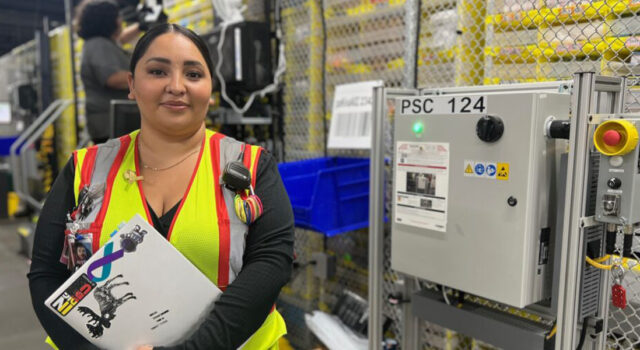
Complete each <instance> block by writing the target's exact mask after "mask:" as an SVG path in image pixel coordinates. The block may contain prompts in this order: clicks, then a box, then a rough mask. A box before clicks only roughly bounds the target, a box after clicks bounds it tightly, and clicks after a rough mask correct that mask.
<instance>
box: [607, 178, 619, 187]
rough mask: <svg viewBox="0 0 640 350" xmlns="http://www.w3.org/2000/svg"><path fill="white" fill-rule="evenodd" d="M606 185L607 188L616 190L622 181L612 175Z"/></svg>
mask: <svg viewBox="0 0 640 350" xmlns="http://www.w3.org/2000/svg"><path fill="white" fill-rule="evenodd" d="M607 186H609V188H611V189H614V190H617V189H618V188H620V186H622V181H621V180H620V179H618V178H617V177H612V178H610V179H609V180H607Z"/></svg>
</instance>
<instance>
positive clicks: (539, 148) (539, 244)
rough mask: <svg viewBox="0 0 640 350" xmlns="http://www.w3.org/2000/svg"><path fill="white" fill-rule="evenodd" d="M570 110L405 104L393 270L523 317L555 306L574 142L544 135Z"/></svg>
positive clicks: (551, 105) (445, 100) (536, 103)
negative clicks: (560, 220) (562, 203)
mask: <svg viewBox="0 0 640 350" xmlns="http://www.w3.org/2000/svg"><path fill="white" fill-rule="evenodd" d="M407 100H408V101H407ZM427 100H428V101H427ZM425 101H426V102H425ZM465 102H466V103H465ZM465 104H466V105H465ZM569 106H570V96H569V95H568V94H561V93H549V92H489V93H482V94H480V93H478V92H472V93H469V94H459V95H458V94H456V95H442V96H420V97H407V98H403V99H398V101H397V104H396V110H395V117H394V133H395V138H394V140H395V141H394V159H395V160H394V171H393V196H392V197H393V198H392V199H393V222H392V236H391V237H392V238H391V240H392V245H391V262H392V267H393V268H394V269H395V270H397V271H400V272H402V273H405V274H408V275H412V276H416V277H419V278H422V279H426V280H428V281H431V282H435V283H438V284H442V285H444V286H447V287H450V288H455V289H458V290H461V291H464V292H468V293H471V294H475V295H478V296H481V297H484V298H487V299H491V300H494V301H497V302H500V303H504V304H508V305H512V306H515V307H519V308H521V307H524V306H527V305H529V304H532V303H536V302H538V301H541V300H543V299H545V298H548V297H549V293H550V290H549V289H550V288H549V280H550V275H551V273H552V269H551V268H549V265H550V242H552V241H553V240H552V236H553V232H554V230H555V228H554V227H553V225H554V222H555V215H556V212H555V210H556V204H557V202H556V201H557V200H558V199H557V198H555V197H554V195H553V193H555V191H553V190H552V187H553V186H555V184H554V182H555V171H556V170H555V168H556V160H557V157H558V156H559V155H560V153H561V152H566V141H559V140H553V139H549V138H547V137H546V136H545V131H544V130H545V123H546V121H547V120H548V118H549V117H550V116H553V117H554V118H555V119H556V120H566V119H568V114H569ZM560 200H563V199H560Z"/></svg>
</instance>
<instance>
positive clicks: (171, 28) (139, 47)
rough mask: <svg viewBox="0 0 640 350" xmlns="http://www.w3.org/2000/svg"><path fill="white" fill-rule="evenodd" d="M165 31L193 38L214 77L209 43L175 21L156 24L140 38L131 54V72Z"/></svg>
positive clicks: (132, 72)
mask: <svg viewBox="0 0 640 350" xmlns="http://www.w3.org/2000/svg"><path fill="white" fill-rule="evenodd" d="M165 33H178V34H180V35H182V36H184V37H186V38H187V39H189V40H191V42H192V43H193V44H194V45H195V46H196V47H197V48H198V51H200V53H201V54H202V57H204V61H205V63H206V65H207V68H208V69H209V74H210V75H211V76H212V77H213V62H212V61H211V55H210V54H209V49H208V48H207V44H206V43H205V42H204V40H202V38H201V37H200V36H198V34H196V33H194V32H193V31H191V30H189V29H187V28H185V27H183V26H180V25H177V24H173V23H162V24H159V25H157V26H154V27H152V28H151V29H150V30H149V31H148V32H146V33H145V34H144V35H143V36H142V37H141V38H140V40H138V43H137V44H136V47H135V48H134V49H133V54H132V55H131V62H130V63H129V70H130V71H131V74H134V71H135V70H136V65H137V64H138V61H140V58H141V57H142V56H144V54H145V53H146V52H147V49H149V46H150V45H151V43H152V42H153V41H154V40H155V39H156V38H157V37H159V36H160V35H162V34H165Z"/></svg>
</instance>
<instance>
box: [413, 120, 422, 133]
mask: <svg viewBox="0 0 640 350" xmlns="http://www.w3.org/2000/svg"><path fill="white" fill-rule="evenodd" d="M423 131H424V125H422V123H421V122H415V123H413V132H414V133H416V134H422V132H423Z"/></svg>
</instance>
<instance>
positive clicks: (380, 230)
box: [368, 86, 385, 350]
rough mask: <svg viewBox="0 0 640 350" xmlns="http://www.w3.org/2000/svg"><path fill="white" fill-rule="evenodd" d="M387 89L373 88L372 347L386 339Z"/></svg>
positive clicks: (370, 190) (370, 203)
mask: <svg viewBox="0 0 640 350" xmlns="http://www.w3.org/2000/svg"><path fill="white" fill-rule="evenodd" d="M384 108H385V89H384V87H382V86H380V87H375V88H374V89H373V110H372V113H371V118H372V128H371V165H370V170H369V173H370V179H369V181H370V182H369V324H368V330H369V350H380V342H381V341H382V305H381V303H382V277H383V268H384V266H383V261H384V250H383V248H384V147H385V144H384V142H381V140H384V138H383V136H384V118H385V113H384V110H385V109H384Z"/></svg>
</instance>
